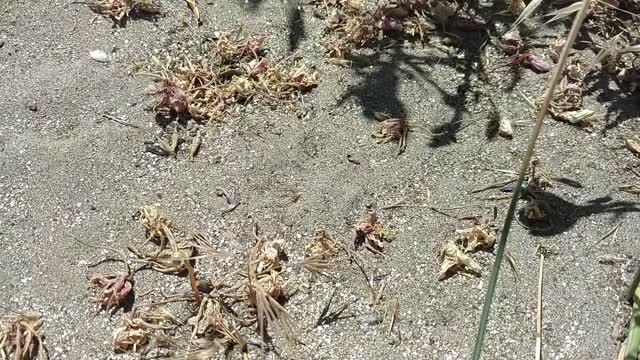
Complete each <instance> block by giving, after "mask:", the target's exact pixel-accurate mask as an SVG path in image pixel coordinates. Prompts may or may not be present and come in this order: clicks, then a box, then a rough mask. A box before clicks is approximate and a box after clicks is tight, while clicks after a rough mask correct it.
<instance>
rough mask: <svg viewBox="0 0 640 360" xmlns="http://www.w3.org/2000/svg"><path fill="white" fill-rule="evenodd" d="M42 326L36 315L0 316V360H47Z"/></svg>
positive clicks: (41, 321) (38, 316)
mask: <svg viewBox="0 0 640 360" xmlns="http://www.w3.org/2000/svg"><path fill="white" fill-rule="evenodd" d="M42 324H43V320H42V318H41V316H40V315H37V314H16V315H0V358H2V359H14V360H34V359H38V360H44V359H47V351H46V349H45V347H44V343H43V342H42V338H43V336H42Z"/></svg>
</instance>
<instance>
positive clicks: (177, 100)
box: [147, 79, 189, 113]
mask: <svg viewBox="0 0 640 360" xmlns="http://www.w3.org/2000/svg"><path fill="white" fill-rule="evenodd" d="M147 95H149V96H157V95H159V96H162V98H161V100H160V103H159V104H158V105H156V108H164V109H167V110H173V111H175V112H177V113H183V112H186V111H188V110H189V100H187V96H186V95H185V92H184V91H183V90H182V89H181V88H180V87H178V86H177V85H176V83H175V82H173V81H171V80H166V79H165V80H162V82H161V83H160V85H158V86H153V85H152V86H150V87H149V88H148V89H147Z"/></svg>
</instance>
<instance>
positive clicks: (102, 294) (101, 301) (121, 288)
mask: <svg viewBox="0 0 640 360" xmlns="http://www.w3.org/2000/svg"><path fill="white" fill-rule="evenodd" d="M89 282H90V284H91V286H92V287H93V288H94V289H95V291H96V297H95V302H96V303H97V304H98V305H99V306H100V309H101V310H105V311H107V312H111V313H115V311H117V309H118V308H120V307H122V306H123V305H124V304H125V303H126V302H127V301H129V300H130V299H131V298H132V296H133V284H134V281H133V273H132V272H129V273H109V274H100V273H98V274H93V275H91V276H90V277H89Z"/></svg>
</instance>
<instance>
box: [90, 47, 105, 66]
mask: <svg viewBox="0 0 640 360" xmlns="http://www.w3.org/2000/svg"><path fill="white" fill-rule="evenodd" d="M89 56H91V58H92V59H93V60H95V61H97V62H101V63H107V62H109V55H107V53H105V52H104V51H102V50H93V51H92V52H90V53H89Z"/></svg>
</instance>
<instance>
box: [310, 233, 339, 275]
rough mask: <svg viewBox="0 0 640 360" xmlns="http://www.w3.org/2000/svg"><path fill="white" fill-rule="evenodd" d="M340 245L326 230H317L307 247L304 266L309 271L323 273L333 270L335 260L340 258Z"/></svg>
mask: <svg viewBox="0 0 640 360" xmlns="http://www.w3.org/2000/svg"><path fill="white" fill-rule="evenodd" d="M338 253H339V244H338V243H337V241H336V240H335V239H334V238H333V236H331V234H329V233H328V232H327V231H326V230H323V229H321V230H317V231H316V232H315V234H314V235H313V237H312V238H311V240H310V241H309V243H308V244H307V246H306V247H305V259H304V261H303V262H302V265H303V266H304V268H305V269H307V270H312V271H323V270H330V269H332V268H333V266H334V264H333V263H332V262H333V260H334V259H335V258H336V257H337V256H338Z"/></svg>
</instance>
